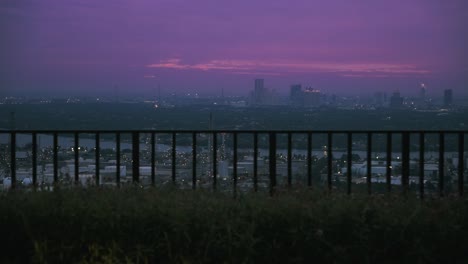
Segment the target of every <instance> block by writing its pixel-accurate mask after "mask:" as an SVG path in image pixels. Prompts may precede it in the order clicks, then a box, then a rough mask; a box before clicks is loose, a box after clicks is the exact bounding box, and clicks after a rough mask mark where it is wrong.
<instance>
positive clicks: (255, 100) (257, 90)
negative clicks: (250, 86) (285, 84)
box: [251, 79, 278, 105]
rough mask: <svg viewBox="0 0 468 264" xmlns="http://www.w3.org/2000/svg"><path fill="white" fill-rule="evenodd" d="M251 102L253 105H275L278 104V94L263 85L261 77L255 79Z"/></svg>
mask: <svg viewBox="0 0 468 264" xmlns="http://www.w3.org/2000/svg"><path fill="white" fill-rule="evenodd" d="M251 102H252V104H253V105H276V104H278V96H277V94H276V91H275V90H270V89H268V88H266V87H265V86H264V80H263V79H255V86H254V90H253V91H252V93H251Z"/></svg>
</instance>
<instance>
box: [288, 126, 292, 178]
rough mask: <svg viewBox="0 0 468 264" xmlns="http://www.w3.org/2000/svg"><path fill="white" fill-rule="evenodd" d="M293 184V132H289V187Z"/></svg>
mask: <svg viewBox="0 0 468 264" xmlns="http://www.w3.org/2000/svg"><path fill="white" fill-rule="evenodd" d="M291 185H292V134H291V132H289V133H288V187H291Z"/></svg>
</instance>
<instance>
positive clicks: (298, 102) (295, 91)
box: [289, 84, 304, 106]
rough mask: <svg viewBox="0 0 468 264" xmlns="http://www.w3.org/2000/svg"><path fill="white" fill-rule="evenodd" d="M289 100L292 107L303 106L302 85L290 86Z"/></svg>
mask: <svg viewBox="0 0 468 264" xmlns="http://www.w3.org/2000/svg"><path fill="white" fill-rule="evenodd" d="M289 99H290V102H291V104H292V105H295V106H302V105H304V100H303V99H304V97H303V91H302V85H300V84H294V85H291V89H290V93H289Z"/></svg>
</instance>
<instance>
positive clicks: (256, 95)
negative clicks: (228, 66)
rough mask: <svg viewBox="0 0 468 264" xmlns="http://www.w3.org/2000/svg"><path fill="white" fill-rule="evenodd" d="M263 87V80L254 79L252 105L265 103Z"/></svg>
mask: <svg viewBox="0 0 468 264" xmlns="http://www.w3.org/2000/svg"><path fill="white" fill-rule="evenodd" d="M265 96H266V92H265V87H264V85H263V79H255V88H254V92H253V99H254V100H253V101H254V104H263V103H264V101H265Z"/></svg>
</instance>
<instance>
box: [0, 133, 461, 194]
mask: <svg viewBox="0 0 468 264" xmlns="http://www.w3.org/2000/svg"><path fill="white" fill-rule="evenodd" d="M467 132H468V131H458V130H457V131H449V130H445V131H406V130H387V131H380V130H378V131H361V130H357V131H335V130H334V131H319V130H314V131H310V130H256V131H252V130H138V131H136V130H121V131H115V130H112V131H110V130H3V131H0V136H2V135H7V136H9V143H8V144H7V145H8V148H9V151H10V153H9V161H10V164H9V166H10V177H11V186H10V188H12V189H15V188H16V187H17V177H16V170H17V157H16V153H17V135H19V134H21V135H30V136H31V153H32V155H31V159H32V185H33V186H34V187H36V186H37V185H38V177H37V176H38V171H37V164H38V135H43V134H47V135H52V138H53V141H52V152H53V153H52V155H53V158H52V160H53V182H54V183H58V181H59V157H58V156H59V153H58V150H59V145H58V139H59V135H62V134H67V135H70V134H72V135H73V141H74V146H73V149H74V155H73V159H74V182H75V183H76V184H78V183H79V166H80V150H79V149H80V148H79V146H80V145H79V141H80V135H81V134H94V135H95V144H94V147H95V168H96V169H95V181H96V184H97V185H99V184H100V169H99V168H100V161H101V155H100V150H101V147H100V143H101V136H102V135H108V134H113V135H114V136H115V144H116V145H115V146H116V147H115V153H116V154H115V156H116V161H115V164H116V177H115V183H116V184H117V186H120V184H121V171H120V170H121V135H122V134H126V135H128V134H129V135H131V146H132V150H131V160H132V162H131V171H132V178H131V180H132V182H133V183H138V182H139V181H140V154H141V153H140V144H141V135H149V136H150V142H149V144H150V146H151V158H150V166H151V175H150V177H151V184H152V185H155V183H156V180H155V179H156V144H157V142H156V135H159V134H164V135H170V136H171V143H170V152H171V156H170V159H171V180H172V182H174V183H175V182H176V175H177V174H176V169H177V161H176V159H177V153H176V148H177V138H178V136H181V135H187V134H188V135H191V137H192V139H191V151H192V188H193V189H195V188H197V146H198V145H197V136H198V135H200V134H205V135H208V136H209V137H208V140H209V141H210V144H211V145H210V146H211V148H212V149H211V153H210V154H209V155H211V157H210V159H211V162H210V164H211V166H212V168H211V171H212V175H214V177H211V179H212V188H213V189H216V188H217V187H218V183H217V181H218V180H217V177H216V175H218V159H219V155H218V150H219V144H218V138H219V135H222V134H223V135H226V134H227V135H230V136H231V137H232V144H233V145H232V182H233V191H234V193H236V192H237V191H238V186H237V180H238V158H239V157H238V137H239V135H243V134H250V135H253V142H252V145H253V146H252V148H253V175H252V177H253V189H254V190H255V191H257V190H258V175H259V172H258V161H259V135H262V137H268V140H267V143H268V148H269V152H268V160H269V163H268V180H269V184H268V186H269V190H270V192H273V191H274V190H275V188H277V185H278V184H277V159H276V156H277V137H278V135H285V136H286V137H287V143H286V148H287V157H286V162H287V186H291V185H292V177H293V173H292V171H293V167H292V164H293V162H292V161H293V158H292V157H293V152H292V150H293V135H296V134H301V135H305V136H306V137H305V139H306V140H305V141H306V144H307V146H306V147H305V148H304V149H305V150H306V152H307V154H306V158H305V159H306V160H305V163H306V175H305V176H306V178H307V186H312V185H313V183H312V177H313V175H312V163H313V160H312V159H313V157H312V140H313V137H314V135H316V134H322V135H325V136H326V139H327V140H326V146H325V148H324V151H325V153H326V155H325V156H324V157H325V158H326V160H327V162H326V164H327V166H326V167H327V170H326V181H325V186H326V188H327V189H328V190H329V191H332V189H333V180H332V179H333V151H334V148H333V143H334V140H333V136H334V135H338V134H340V135H345V141H346V148H345V149H346V152H345V153H346V161H345V162H346V173H345V178H346V180H345V182H346V192H347V193H348V194H350V193H351V192H352V186H353V184H352V179H353V175H352V174H353V168H352V165H353V159H352V156H353V136H355V135H361V137H362V136H364V137H366V138H367V144H366V148H365V152H366V159H365V162H366V168H367V175H366V177H365V183H366V185H367V193H369V194H371V193H372V177H373V174H372V152H373V144H372V143H373V136H375V135H380V136H382V135H383V136H385V135H386V139H385V140H384V141H385V142H386V147H385V152H386V159H385V167H386V171H385V186H386V191H388V192H390V191H391V189H392V183H391V177H392V173H393V171H392V170H393V167H392V151H393V150H392V147H393V146H394V144H393V143H392V139H393V136H394V135H400V136H401V187H402V192H403V193H407V192H408V187H409V176H410V160H411V159H410V146H411V144H417V145H418V146H419V147H418V148H419V150H418V151H419V158H418V161H417V162H418V163H419V164H418V171H419V173H418V174H419V175H417V176H418V179H419V182H418V185H419V190H418V192H419V196H420V197H421V198H423V197H424V194H425V188H424V182H425V160H426V159H425V145H426V142H425V139H426V136H427V135H433V137H434V136H436V137H438V142H437V144H436V147H437V145H438V150H436V151H437V152H438V154H439V155H438V184H437V186H438V190H437V192H438V195H440V196H443V195H444V193H445V186H444V178H445V157H444V155H445V151H446V148H445V146H446V136H447V135H454V136H455V138H456V141H457V143H456V144H455V145H456V146H457V147H456V148H457V150H456V152H457V153H458V165H457V179H456V181H455V182H456V183H457V193H458V194H459V195H460V196H462V195H463V193H464V173H465V159H466V157H465V151H466V149H465V134H466V133H467ZM414 135H416V136H418V137H419V140H416V141H419V142H415V140H411V136H413V137H414ZM379 147H382V146H379ZM432 149H434V146H433V147H432ZM2 155H4V154H2ZM6 155H7V154H6ZM3 158H4V159H5V158H6V157H3Z"/></svg>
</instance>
